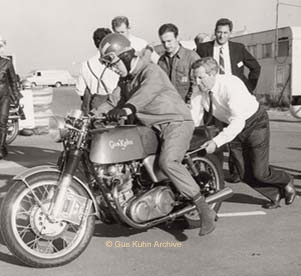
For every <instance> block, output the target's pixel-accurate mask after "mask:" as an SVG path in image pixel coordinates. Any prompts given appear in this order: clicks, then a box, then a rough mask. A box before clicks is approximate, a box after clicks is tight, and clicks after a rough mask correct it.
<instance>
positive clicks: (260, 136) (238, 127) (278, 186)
mask: <svg viewBox="0 0 301 276" xmlns="http://www.w3.org/2000/svg"><path fill="white" fill-rule="evenodd" d="M218 71H219V65H218V63H217V61H216V60H215V59H214V58H212V57H206V58H202V59H200V60H197V61H196V62H195V63H194V64H193V65H192V75H193V78H194V83H195V84H196V85H197V87H198V88H199V91H194V94H193V95H192V98H191V106H192V115H193V116H192V117H193V119H194V122H195V125H198V124H199V122H200V121H201V120H202V116H203V111H204V109H205V110H206V111H209V110H211V113H212V115H213V116H214V117H216V118H217V119H218V120H220V121H221V122H223V123H224V124H225V125H226V126H225V127H224V128H223V129H222V131H221V132H220V133H219V134H218V135H217V136H215V137H214V138H213V139H211V140H209V141H208V142H205V143H204V144H203V146H204V148H205V149H206V151H207V153H209V154H210V153H213V152H215V151H216V149H217V148H219V147H221V146H222V145H224V144H226V143H229V142H231V141H234V142H237V143H238V144H239V145H240V147H237V148H235V156H237V160H238V167H237V168H238V173H239V176H240V178H241V179H244V180H245V181H246V183H247V184H248V185H249V186H251V187H252V188H254V189H256V190H257V191H258V192H260V193H261V194H263V195H264V196H265V197H267V198H268V199H270V202H268V203H267V204H265V205H264V206H263V207H265V208H269V209H272V208H277V207H280V200H281V199H282V198H285V203H286V204H287V205H289V204H292V203H293V201H294V199H295V197H296V190H295V187H294V178H293V177H292V176H290V175H289V174H287V173H286V172H285V171H281V170H275V169H273V168H272V167H271V166H270V165H269V148H270V129H269V118H268V114H267V112H266V110H265V109H264V107H262V106H260V105H259V103H258V101H257V100H256V98H255V96H254V95H251V94H250V93H249V91H248V89H247V87H246V86H245V84H244V83H243V82H242V81H241V80H240V79H239V78H238V77H236V76H234V75H231V74H228V75H227V74H224V75H221V74H218Z"/></svg>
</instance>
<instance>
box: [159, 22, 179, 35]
mask: <svg viewBox="0 0 301 276" xmlns="http://www.w3.org/2000/svg"><path fill="white" fill-rule="evenodd" d="M169 32H171V33H174V35H175V37H178V35H179V29H178V27H177V26H176V25H174V24H172V23H167V24H163V25H162V26H161V27H160V28H159V31H158V33H159V36H161V35H164V34H165V33H169Z"/></svg>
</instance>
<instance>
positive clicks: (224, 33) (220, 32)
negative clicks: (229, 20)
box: [215, 25, 231, 45]
mask: <svg viewBox="0 0 301 276" xmlns="http://www.w3.org/2000/svg"><path fill="white" fill-rule="evenodd" d="M230 35H231V31H230V28H229V26H228V25H220V26H217V29H216V30H215V37H216V38H215V40H216V42H217V43H218V44H219V45H223V44H225V43H226V42H227V41H228V40H229V38H230Z"/></svg>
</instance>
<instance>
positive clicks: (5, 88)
mask: <svg viewBox="0 0 301 276" xmlns="http://www.w3.org/2000/svg"><path fill="white" fill-rule="evenodd" d="M11 95H12V96H14V98H15V99H19V98H20V97H21V95H20V92H19V90H18V85H17V76H16V73H15V70H14V66H13V64H12V61H11V59H10V58H7V57H2V56H0V97H4V96H11Z"/></svg>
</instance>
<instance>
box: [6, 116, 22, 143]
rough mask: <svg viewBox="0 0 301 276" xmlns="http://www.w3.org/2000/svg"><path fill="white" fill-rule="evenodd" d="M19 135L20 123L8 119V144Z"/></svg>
mask: <svg viewBox="0 0 301 276" xmlns="http://www.w3.org/2000/svg"><path fill="white" fill-rule="evenodd" d="M18 133H19V121H18V120H10V119H8V123H7V135H6V140H5V142H6V144H11V143H12V142H13V141H15V139H16V138H17V136H18Z"/></svg>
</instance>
